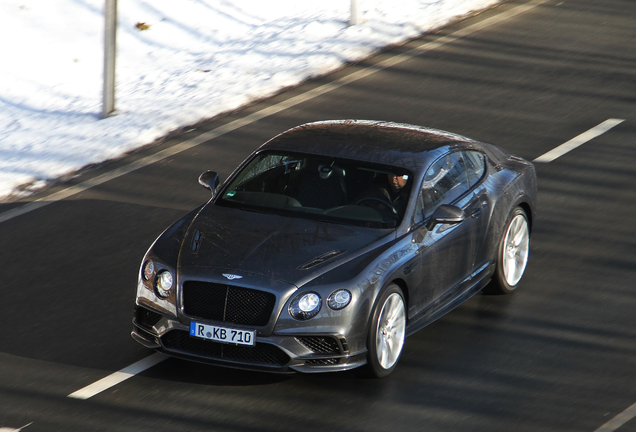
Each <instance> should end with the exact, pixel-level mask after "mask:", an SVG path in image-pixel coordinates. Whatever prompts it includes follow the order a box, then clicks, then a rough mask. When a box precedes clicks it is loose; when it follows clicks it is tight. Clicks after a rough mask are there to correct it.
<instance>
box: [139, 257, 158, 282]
mask: <svg viewBox="0 0 636 432" xmlns="http://www.w3.org/2000/svg"><path fill="white" fill-rule="evenodd" d="M142 275H143V277H144V280H147V281H151V280H152V279H153V277H154V275H155V263H153V262H152V261H151V260H148V261H146V262H145V263H144V267H143V270H142Z"/></svg>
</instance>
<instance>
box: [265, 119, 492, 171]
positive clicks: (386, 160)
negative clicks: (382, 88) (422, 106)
mask: <svg viewBox="0 0 636 432" xmlns="http://www.w3.org/2000/svg"><path fill="white" fill-rule="evenodd" d="M479 144H480V143H479V142H478V141H475V140H472V139H470V138H466V137H464V136H461V135H457V134H454V133H451V132H445V131H442V130H438V129H431V128H425V127H421V126H413V125H408V124H401V123H391V122H379V121H368V120H333V121H322V122H315V123H307V124H304V125H301V126H297V127H295V128H292V129H289V130H287V131H285V132H283V133H281V134H280V135H278V136H276V137H274V138H272V139H271V140H270V141H268V142H266V143H265V144H263V145H262V146H261V147H260V148H259V150H258V151H263V150H282V151H289V152H300V153H308V154H318V155H322V156H331V157H335V158H345V159H354V160H362V161H366V162H372V163H381V164H386V165H391V166H398V167H402V168H406V169H408V170H411V171H413V172H417V171H420V170H421V169H422V168H423V167H425V166H428V164H429V163H430V162H431V161H432V159H436V158H437V156H439V155H441V154H442V153H446V152H448V151H450V150H452V149H454V148H457V147H461V148H465V149H470V148H473V149H481V146H480V145H479Z"/></svg>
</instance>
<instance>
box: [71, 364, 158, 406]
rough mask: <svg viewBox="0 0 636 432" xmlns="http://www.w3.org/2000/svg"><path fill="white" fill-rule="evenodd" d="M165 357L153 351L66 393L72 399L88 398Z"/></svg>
mask: <svg viewBox="0 0 636 432" xmlns="http://www.w3.org/2000/svg"><path fill="white" fill-rule="evenodd" d="M167 358H168V357H167V356H165V355H163V354H161V353H155V354H153V355H151V356H148V357H146V358H145V359H142V360H139V361H138V362H136V363H133V364H131V365H130V366H128V367H125V368H123V369H122V370H120V371H119V372H115V373H113V374H110V375H108V376H107V377H106V378H102V379H100V380H99V381H96V382H94V383H93V384H91V385H89V386H86V387H84V388H83V389H79V390H77V391H76V392H73V393H71V394H70V395H68V397H70V398H74V399H88V398H90V397H93V396H95V395H96V394H98V393H101V392H103V391H104V390H107V389H109V388H111V387H113V386H116V385H117V384H119V383H121V382H122V381H126V380H127V379H128V378H132V377H133V376H135V375H137V374H139V373H141V372H143V371H145V370H146V369H149V368H151V367H153V366H154V365H156V364H158V363H161V362H162V361H164V360H165V359H167Z"/></svg>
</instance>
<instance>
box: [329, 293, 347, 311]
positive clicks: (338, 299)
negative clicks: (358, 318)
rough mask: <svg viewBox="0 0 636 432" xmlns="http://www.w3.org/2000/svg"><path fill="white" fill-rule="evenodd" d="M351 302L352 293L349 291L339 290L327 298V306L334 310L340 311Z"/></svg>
mask: <svg viewBox="0 0 636 432" xmlns="http://www.w3.org/2000/svg"><path fill="white" fill-rule="evenodd" d="M350 302H351V293H350V292H349V291H347V290H344V289H343V290H338V291H334V292H332V293H331V295H330V296H329V298H327V304H328V305H329V307H330V308H331V309H333V310H340V309H343V308H345V307H347V305H348V304H349V303H350Z"/></svg>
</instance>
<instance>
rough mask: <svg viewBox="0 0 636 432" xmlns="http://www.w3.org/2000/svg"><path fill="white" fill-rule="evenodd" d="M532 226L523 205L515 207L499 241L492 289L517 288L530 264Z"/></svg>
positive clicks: (506, 292)
mask: <svg viewBox="0 0 636 432" xmlns="http://www.w3.org/2000/svg"><path fill="white" fill-rule="evenodd" d="M529 252H530V227H529V224H528V217H527V216H526V213H525V212H524V211H523V209H522V208H521V207H517V208H515V209H514V210H513V211H512V213H511V214H510V217H509V218H508V223H507V225H506V229H505V230H504V235H503V237H502V238H501V240H500V242H499V249H498V252H497V264H496V269H495V275H494V277H493V281H492V283H491V287H490V288H491V291H493V292H495V293H500V294H508V293H510V292H512V291H514V290H515V288H517V285H518V284H519V282H520V281H521V277H522V276H523V273H524V271H525V270H526V266H527V264H528V254H529Z"/></svg>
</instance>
